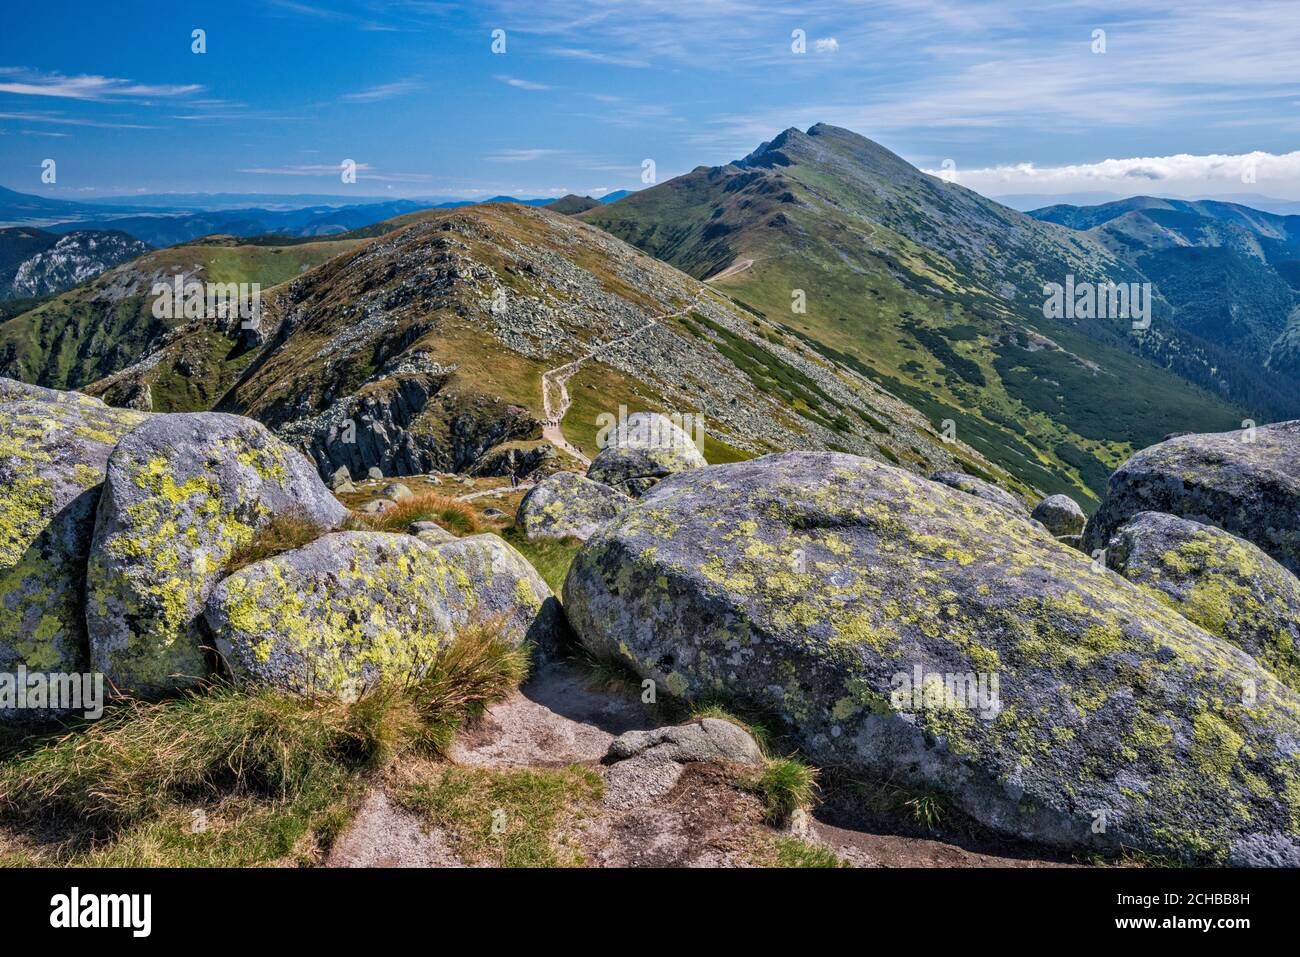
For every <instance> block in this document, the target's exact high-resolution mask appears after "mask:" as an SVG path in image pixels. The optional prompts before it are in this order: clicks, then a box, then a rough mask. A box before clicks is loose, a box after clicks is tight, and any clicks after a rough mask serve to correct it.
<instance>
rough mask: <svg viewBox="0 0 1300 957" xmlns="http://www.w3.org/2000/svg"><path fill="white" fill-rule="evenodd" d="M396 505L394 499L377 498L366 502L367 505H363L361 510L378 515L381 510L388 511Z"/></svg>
mask: <svg viewBox="0 0 1300 957" xmlns="http://www.w3.org/2000/svg"><path fill="white" fill-rule="evenodd" d="M396 506H397V503H396V502H394V501H393V500H392V499H387V498H375V499H371V500H370V501H369V502H366V504H365V505H362V506H361V511H363V512H365V513H366V514H367V515H378V514H380V513H381V512H386V511H388V510H389V509H390V508H395V507H396Z"/></svg>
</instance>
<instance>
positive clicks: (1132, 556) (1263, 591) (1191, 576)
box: [1106, 512, 1300, 691]
mask: <svg viewBox="0 0 1300 957" xmlns="http://www.w3.org/2000/svg"><path fill="white" fill-rule="evenodd" d="M1106 564H1107V566H1108V567H1110V568H1113V569H1114V570H1115V571H1117V572H1119V573H1120V574H1121V575H1123V576H1124V577H1125V578H1126V579H1128V580H1129V581H1131V582H1133V584H1135V585H1137V586H1139V587H1140V588H1144V589H1146V590H1148V591H1151V592H1153V593H1154V594H1156V595H1157V596H1158V597H1159V598H1161V599H1162V600H1164V601H1166V602H1168V603H1170V604H1172V605H1173V607H1174V608H1175V609H1177V610H1178V612H1179V613H1180V614H1181V615H1182V616H1183V617H1184V618H1186V619H1188V620H1189V621H1191V622H1193V623H1194V624H1197V625H1200V626H1201V627H1202V628H1204V629H1205V630H1206V631H1208V632H1209V633H1210V634H1212V635H1218V636H1219V637H1220V638H1222V639H1224V640H1225V641H1229V642H1231V643H1232V644H1234V645H1236V646H1237V647H1238V648H1240V649H1241V650H1242V651H1244V652H1246V653H1247V654H1248V655H1250V656H1251V657H1253V658H1254V659H1255V660H1256V661H1258V662H1259V663H1260V664H1262V665H1263V666H1264V667H1265V668H1267V669H1268V670H1269V671H1271V672H1272V673H1273V674H1274V675H1276V676H1277V677H1278V678H1279V679H1280V680H1282V681H1283V682H1285V683H1286V684H1287V685H1289V686H1290V687H1291V688H1292V689H1294V690H1296V691H1300V579H1297V578H1296V577H1295V576H1294V575H1292V574H1291V573H1290V572H1289V571H1287V570H1286V569H1285V568H1283V567H1282V566H1281V565H1279V564H1278V563H1277V562H1275V561H1274V560H1273V559H1271V558H1269V557H1268V556H1267V555H1265V554H1264V553H1263V552H1262V551H1260V550H1259V548H1258V547H1256V546H1255V545H1252V544H1251V543H1250V542H1247V541H1243V540H1242V539H1240V538H1237V537H1236V536H1235V535H1232V534H1229V533H1228V532H1225V531H1224V530H1223V529H1221V528H1215V527H1214V526H1213V525H1202V524H1200V523H1199V522H1193V521H1190V520H1188V519H1185V518H1177V517H1175V516H1173V515H1165V514H1163V513H1161V512H1139V513H1138V514H1137V515H1134V516H1133V517H1132V518H1131V519H1129V520H1128V521H1127V522H1125V523H1124V524H1123V525H1121V526H1120V527H1119V530H1118V531H1117V532H1116V533H1115V534H1114V535H1113V536H1111V539H1110V542H1109V543H1108V544H1107V546H1106Z"/></svg>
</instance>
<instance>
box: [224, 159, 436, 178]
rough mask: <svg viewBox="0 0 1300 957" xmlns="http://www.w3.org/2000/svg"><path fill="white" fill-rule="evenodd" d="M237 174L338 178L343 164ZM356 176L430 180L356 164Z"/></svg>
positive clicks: (253, 168) (249, 170)
mask: <svg viewBox="0 0 1300 957" xmlns="http://www.w3.org/2000/svg"><path fill="white" fill-rule="evenodd" d="M235 172H237V173H248V174H252V175H258V176H315V177H321V176H331V177H333V176H339V175H340V174H341V173H342V172H343V164H342V162H341V161H340V162H339V163H335V164H329V163H304V164H297V165H290V166H249V167H245V168H243V169H238V170H235ZM356 174H357V179H358V180H363V179H364V180H373V181H376V182H381V183H382V182H389V183H424V182H428V181H429V180H431V179H432V177H431V176H430V175H429V174H427V173H387V172H379V171H376V170H375V168H374V167H372V166H371V165H370V164H369V163H357V164H356Z"/></svg>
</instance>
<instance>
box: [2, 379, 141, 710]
mask: <svg viewBox="0 0 1300 957" xmlns="http://www.w3.org/2000/svg"><path fill="white" fill-rule="evenodd" d="M10 381H12V380H0V384H3V383H6V382H10ZM41 391H52V390H41ZM62 395H64V396H67V395H69V393H62ZM144 418H145V417H144V416H143V415H141V414H139V413H136V412H128V411H125V410H121V409H110V408H108V407H107V406H105V405H103V404H102V403H97V402H91V401H86V402H80V401H77V400H75V399H66V398H65V399H58V400H56V401H55V402H33V401H9V402H3V403H0V673H3V674H13V673H14V672H15V671H16V670H17V669H18V667H20V666H22V667H25V668H27V669H28V670H29V671H35V672H47V673H48V672H62V673H77V672H83V671H85V670H86V668H87V665H88V661H87V656H86V619H85V603H84V594H85V574H86V560H87V557H88V555H89V553H90V541H91V535H92V533H93V532H94V520H95V506H96V504H97V503H98V501H99V494H100V486H101V483H102V482H103V480H104V469H105V467H106V465H107V463H108V456H109V453H110V452H112V450H113V446H114V445H115V444H116V443H117V441H118V440H119V439H120V438H121V437H122V436H123V435H125V434H126V433H127V432H128V431H130V430H131V429H133V428H135V426H137V425H139V424H140V423H141V422H142V421H144ZM5 716H21V715H20V714H19V713H18V712H15V711H9V710H6V709H3V708H0V718H3V717H5Z"/></svg>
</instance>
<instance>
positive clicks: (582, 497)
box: [515, 472, 632, 541]
mask: <svg viewBox="0 0 1300 957" xmlns="http://www.w3.org/2000/svg"><path fill="white" fill-rule="evenodd" d="M631 503H632V500H631V499H629V498H628V497H627V496H626V495H624V494H623V493H622V492H617V491H615V490H614V489H612V488H610V487H609V486H608V485H601V484H600V483H599V482H593V481H592V480H591V479H588V478H583V477H582V476H581V475H576V474H574V473H573V472H556V473H555V474H554V475H550V476H548V477H546V478H544V479H542V480H541V481H540V482H538V483H537V485H536V486H534V487H533V488H532V489H531V490H530V491H529V492H528V494H527V495H525V496H524V498H523V501H521V502H520V503H519V513H518V515H517V516H516V518H515V524H517V525H518V526H519V527H520V528H522V529H523V530H524V535H525V536H526V537H527V538H578V539H582V540H583V541H586V540H587V539H589V538H591V536H592V535H594V534H595V533H596V530H597V529H599V528H600V527H601V526H602V525H604V524H605V523H606V522H608V521H609V520H610V519H612V518H613V517H614V516H615V515H617V514H618V513H619V512H621V511H623V509H625V508H627V507H628V505H630V504H631Z"/></svg>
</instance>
